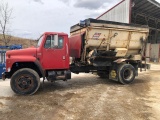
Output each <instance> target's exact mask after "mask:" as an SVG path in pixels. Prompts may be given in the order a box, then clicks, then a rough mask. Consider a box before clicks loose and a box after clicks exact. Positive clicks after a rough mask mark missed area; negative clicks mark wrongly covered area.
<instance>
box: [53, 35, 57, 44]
mask: <svg viewBox="0 0 160 120" xmlns="http://www.w3.org/2000/svg"><path fill="white" fill-rule="evenodd" d="M54 46H58V35H54Z"/></svg>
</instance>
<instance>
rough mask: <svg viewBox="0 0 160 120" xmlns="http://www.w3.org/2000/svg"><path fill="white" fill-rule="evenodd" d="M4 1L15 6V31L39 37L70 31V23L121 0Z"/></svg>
mask: <svg viewBox="0 0 160 120" xmlns="http://www.w3.org/2000/svg"><path fill="white" fill-rule="evenodd" d="M0 1H1V0H0ZM3 1H5V2H8V4H9V6H10V7H11V8H13V14H12V21H11V24H10V30H11V31H12V34H13V35H15V36H19V37H26V38H34V39H36V38H38V37H39V36H40V34H42V33H43V32H46V31H56V32H65V33H68V34H69V30H70V26H72V25H74V24H76V23H78V22H79V21H80V20H83V19H86V18H96V17H98V16H99V15H100V14H102V13H103V12H105V11H106V10H108V9H109V8H111V7H113V6H114V5H115V4H117V3H118V2H119V1H121V0H3ZM157 1H159V2H160V0H157Z"/></svg>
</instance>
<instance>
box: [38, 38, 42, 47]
mask: <svg viewBox="0 0 160 120" xmlns="http://www.w3.org/2000/svg"><path fill="white" fill-rule="evenodd" d="M42 40H43V35H41V36H40V38H39V39H38V44H37V47H40V45H41V43H42Z"/></svg>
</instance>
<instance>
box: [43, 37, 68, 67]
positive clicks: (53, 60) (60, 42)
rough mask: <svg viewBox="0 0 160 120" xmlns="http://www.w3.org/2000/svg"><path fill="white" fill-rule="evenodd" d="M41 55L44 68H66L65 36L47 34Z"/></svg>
mask: <svg viewBox="0 0 160 120" xmlns="http://www.w3.org/2000/svg"><path fill="white" fill-rule="evenodd" d="M56 39H57V40H56ZM42 56H43V59H42V65H43V67H44V68H45V69H65V68H66V46H65V37H64V36H58V35H47V36H46V41H45V43H44V47H43V55H42Z"/></svg>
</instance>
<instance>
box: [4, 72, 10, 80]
mask: <svg viewBox="0 0 160 120" xmlns="http://www.w3.org/2000/svg"><path fill="white" fill-rule="evenodd" d="M6 78H10V75H9V72H3V73H2V80H5V79H6Z"/></svg>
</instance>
